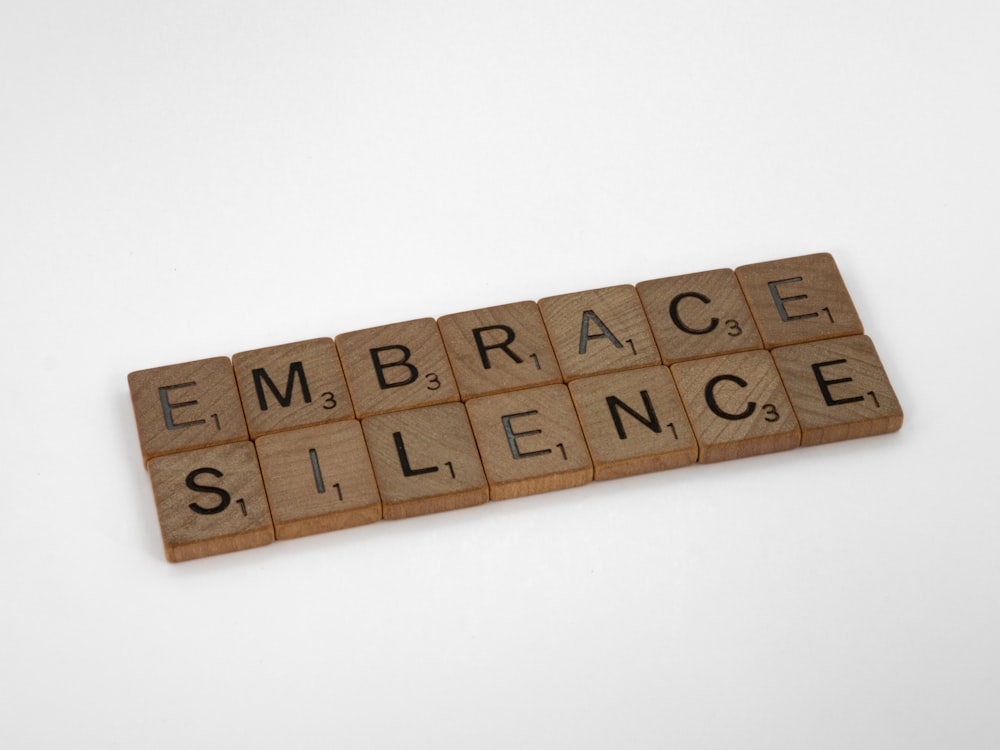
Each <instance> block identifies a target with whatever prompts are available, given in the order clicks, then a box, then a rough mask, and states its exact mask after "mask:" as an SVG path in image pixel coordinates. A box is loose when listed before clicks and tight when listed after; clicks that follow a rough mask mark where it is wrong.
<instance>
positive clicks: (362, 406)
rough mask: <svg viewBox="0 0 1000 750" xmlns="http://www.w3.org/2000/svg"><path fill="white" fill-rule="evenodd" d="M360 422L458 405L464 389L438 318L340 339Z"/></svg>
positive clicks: (375, 329)
mask: <svg viewBox="0 0 1000 750" xmlns="http://www.w3.org/2000/svg"><path fill="white" fill-rule="evenodd" d="M336 341H337V350H338V351H339V352H340V361H341V363H342V364H343V366H344V375H345V376H346V377H347V385H348V387H349V388H350V389H351V399H352V401H353V402H354V411H355V413H356V414H357V416H358V418H359V419H361V418H364V417H370V416H372V415H374V414H384V413H386V412H390V411H399V410H400V409H413V408H415V407H418V406H431V405H433V404H443V403H447V402H449V401H458V386H457V385H456V384H455V377H454V376H453V375H452V372H451V365H450V364H449V363H448V355H447V353H445V350H444V344H443V343H442V341H441V333H440V331H438V327H437V323H436V322H435V321H434V319H433V318H421V319H419V320H410V321H407V322H405V323H393V324H390V325H386V326H379V327H376V328H367V329H365V330H362V331H351V332H350V333H342V334H340V335H339V336H337V339H336Z"/></svg>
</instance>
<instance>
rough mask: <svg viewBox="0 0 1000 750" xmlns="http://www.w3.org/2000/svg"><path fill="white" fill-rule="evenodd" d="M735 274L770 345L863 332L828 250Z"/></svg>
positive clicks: (766, 263) (742, 269)
mask: <svg viewBox="0 0 1000 750" xmlns="http://www.w3.org/2000/svg"><path fill="white" fill-rule="evenodd" d="M736 276H737V278H739V280H740V285H741V286H742V287H743V292H744V294H745V295H746V298H747V303H748V304H749V305H750V311H751V312H752V313H753V317H754V320H756V321H757V328H758V329H759V330H760V335H761V337H762V338H763V339H764V346H765V347H766V348H768V349H773V348H774V347H776V346H785V345H788V344H801V343H804V342H806V341H815V340H817V339H828V338H835V337H837V336H851V335H855V334H862V333H864V328H863V327H862V325H861V319H860V318H859V317H858V313H857V310H855V309H854V302H853V301H852V300H851V295H850V294H849V293H848V291H847V287H846V286H845V285H844V280H843V278H841V276H840V270H839V269H838V268H837V263H836V261H834V259H833V256H832V255H830V254H829V253H815V254H813V255H801V256H798V257H796V258H785V259H783V260H772V261H767V262H764V263H753V264H751V265H748V266H740V267H739V268H737V269H736Z"/></svg>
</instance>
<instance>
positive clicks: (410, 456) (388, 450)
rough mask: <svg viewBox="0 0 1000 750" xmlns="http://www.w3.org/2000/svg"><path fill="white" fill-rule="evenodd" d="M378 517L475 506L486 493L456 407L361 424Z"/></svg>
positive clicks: (468, 433) (444, 406) (470, 440)
mask: <svg viewBox="0 0 1000 750" xmlns="http://www.w3.org/2000/svg"><path fill="white" fill-rule="evenodd" d="M362 427H363V428H364V432H365V439H366V440H367V442H368V452H369V454H370V455H371V459H372V467H373V468H374V469H375V479H376V481H377V482H378V488H379V493H380V494H381V495H382V517H383V518H385V519H397V518H409V517H411V516H419V515H423V514H425V513H437V512H438V511H444V510H454V509H456V508H465V507H468V506H470V505H479V504H481V503H485V502H486V501H487V500H488V499H489V488H488V486H487V484H486V476H485V475H484V474H483V465H482V463H481V462H480V460H479V450H478V449H477V448H476V441H475V439H474V438H473V436H472V429H471V427H470V426H469V418H468V415H467V414H466V413H465V407H464V406H463V405H462V404H460V403H449V404H438V405H436V406H426V407H422V408H420V409H408V410H406V411H398V412H392V413H391V414H380V415H376V416H374V417H368V418H367V419H365V420H364V421H363V422H362Z"/></svg>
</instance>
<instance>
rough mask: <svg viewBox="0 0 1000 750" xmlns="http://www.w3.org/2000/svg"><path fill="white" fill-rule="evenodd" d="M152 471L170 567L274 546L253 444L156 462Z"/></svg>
mask: <svg viewBox="0 0 1000 750" xmlns="http://www.w3.org/2000/svg"><path fill="white" fill-rule="evenodd" d="M148 468H149V478H150V481H151V482H152V485H153V497H154V498H155V499H156V512H157V515H158V516H159V518H160V531H161V533H162V535H163V549H164V552H165V553H166V556H167V559H168V560H169V561H170V562H181V561H183V560H193V559H195V558H198V557H206V556H208V555H218V554H222V553H224V552H236V551H237V550H244V549H250V548H251V547H259V546H261V545H265V544H270V543H271V542H273V541H274V528H273V526H272V525H271V512H270V509H269V507H268V504H267V496H266V494H265V492H264V484H263V482H262V481H261V476H260V468H259V466H258V464H257V454H256V453H255V452H254V447H253V444H252V443H250V442H241V443H230V444H228V445H220V446H215V447H212V448H201V449H199V450H194V451H185V452H183V453H173V454H170V455H168V456H161V457H159V458H154V459H152V460H150V462H149V467H148Z"/></svg>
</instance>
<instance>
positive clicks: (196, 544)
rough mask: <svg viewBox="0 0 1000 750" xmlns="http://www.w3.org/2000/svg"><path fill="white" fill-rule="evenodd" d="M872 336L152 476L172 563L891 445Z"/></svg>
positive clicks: (451, 409)
mask: <svg viewBox="0 0 1000 750" xmlns="http://www.w3.org/2000/svg"><path fill="white" fill-rule="evenodd" d="M902 420H903V413H902V410H901V408H900V406H899V402H898V400H897V399H896V396H895V393H894V392H893V389H892V386H891V385H890V383H889V379H888V377H887V376H886V374H885V371H884V369H883V367H882V364H881V362H880V360H879V357H878V354H877V353H876V351H875V347H874V346H873V344H872V342H871V340H870V339H869V338H868V337H867V336H849V337H845V338H839V339H829V340H825V341H819V342H812V343H808V344H800V345H796V346H788V347H781V348H778V349H775V350H773V351H772V352H767V351H763V350H759V351H752V352H746V353H742V354H731V355H726V356H721V357H712V358H708V359H701V360H693V361H689V362H683V363H679V364H675V365H672V366H671V367H669V368H668V367H664V366H656V367H648V368H642V369H636V370H627V371H623V372H616V373H610V374H606V375H597V376H593V377H588V378H582V379H580V380H575V381H572V382H570V384H569V385H568V386H566V385H550V386H543V387H538V388H529V389H524V390H518V391H510V392H506V393H501V394H498V395H495V396H486V397H482V398H474V399H471V400H469V401H467V402H466V403H464V404H463V403H461V402H453V403H447V404H440V405H437V406H430V407H424V408H418V409H410V410H406V411H399V412H392V413H388V414H382V415H378V416H373V417H368V418H366V419H364V420H363V421H361V422H359V421H356V420H344V421H340V422H333V423H330V424H325V425H321V426H316V427H307V428H301V429H296V430H290V431H288V432H283V433H277V434H272V435H266V436H263V437H260V438H258V439H257V440H256V443H251V442H238V443H229V444H226V445H220V446H215V447H211V448H203V449H199V450H194V451H187V452H183V453H176V454H172V455H168V456H163V457H160V458H155V459H152V460H151V461H150V462H149V473H150V479H151V481H152V486H153V494H154V497H155V499H156V505H157V512H158V514H159V519H160V527H161V531H162V534H163V543H164V549H165V552H166V556H167V559H168V560H170V561H172V562H179V561H182V560H190V559H194V558H198V557H204V556H207V555H213V554H219V553H223V552H232V551H236V550H241V549H248V548H250V547H256V546H260V545H263V544H268V543H270V542H272V541H274V540H275V539H276V538H277V539H290V538H294V537H300V536H305V535H309V534H316V533H320V532H326V531H333V530H337V529H344V528H348V527H352V526H358V525H361V524H367V523H373V522H375V521H378V520H381V519H397V518H406V517H409V516H415V515H422V514H426V513H434V512H438V511H443V510H453V509H456V508H463V507H467V506H472V505H477V504H480V503H485V502H487V501H488V500H504V499H508V498H513V497H519V496H523V495H530V494H534V493H539V492H548V491H551V490H556V489H562V488H567V487H574V486H578V485H582V484H585V483H587V482H589V481H591V480H593V479H597V480H602V479H613V478H616V477H622V476H628V475H632V474H640V473H644V472H651V471H659V470H663V469H670V468H676V467H679V466H685V465H689V464H692V463H695V462H696V461H697V462H701V463H712V462H715V461H723V460H728V459H733V458H743V457H746V456H752V455H759V454H762V453H770V452H775V451H781V450H788V449H790V448H794V447H797V446H799V445H815V444H818V443H826V442H832V441H835V440H845V439H850V438H856V437H865V436H868V435H876V434H882V433H887V432H892V431H895V430H897V429H899V427H900V426H901V425H902Z"/></svg>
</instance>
